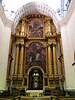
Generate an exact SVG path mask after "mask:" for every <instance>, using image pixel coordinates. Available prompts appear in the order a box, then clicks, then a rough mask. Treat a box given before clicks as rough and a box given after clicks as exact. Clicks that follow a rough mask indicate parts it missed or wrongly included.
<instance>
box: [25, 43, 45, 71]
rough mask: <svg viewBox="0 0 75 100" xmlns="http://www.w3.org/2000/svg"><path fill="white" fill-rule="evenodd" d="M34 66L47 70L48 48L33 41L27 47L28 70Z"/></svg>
mask: <svg viewBox="0 0 75 100" xmlns="http://www.w3.org/2000/svg"><path fill="white" fill-rule="evenodd" d="M32 66H39V67H41V68H42V69H43V70H44V72H45V71H46V48H45V47H44V46H43V45H42V44H41V43H39V42H32V43H30V44H29V46H28V47H27V48H26V71H28V69H29V68H30V67H32Z"/></svg>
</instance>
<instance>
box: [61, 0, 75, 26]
mask: <svg viewBox="0 0 75 100" xmlns="http://www.w3.org/2000/svg"><path fill="white" fill-rule="evenodd" d="M74 10H75V0H71V2H70V5H69V8H68V11H67V14H66V16H65V18H64V19H62V20H61V21H59V25H60V26H61V27H62V26H64V25H66V24H67V23H68V22H69V20H70V18H71V16H72V14H73V12H74Z"/></svg>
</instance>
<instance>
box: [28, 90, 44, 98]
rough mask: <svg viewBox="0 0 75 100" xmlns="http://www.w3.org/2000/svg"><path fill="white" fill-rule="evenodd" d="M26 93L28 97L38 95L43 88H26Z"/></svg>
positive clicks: (40, 94)
mask: <svg viewBox="0 0 75 100" xmlns="http://www.w3.org/2000/svg"><path fill="white" fill-rule="evenodd" d="M26 93H27V95H28V96H30V97H39V96H42V95H43V90H27V91H26Z"/></svg>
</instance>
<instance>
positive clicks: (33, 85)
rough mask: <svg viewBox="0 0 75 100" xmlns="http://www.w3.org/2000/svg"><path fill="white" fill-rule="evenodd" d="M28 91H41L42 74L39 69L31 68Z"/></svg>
mask: <svg viewBox="0 0 75 100" xmlns="http://www.w3.org/2000/svg"><path fill="white" fill-rule="evenodd" d="M29 89H30V90H42V89H43V73H42V71H41V70H40V69H39V68H33V69H32V70H31V71H30V72H29Z"/></svg>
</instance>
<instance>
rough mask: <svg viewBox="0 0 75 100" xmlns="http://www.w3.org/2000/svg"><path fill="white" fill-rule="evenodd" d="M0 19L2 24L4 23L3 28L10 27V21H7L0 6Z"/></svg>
mask: <svg viewBox="0 0 75 100" xmlns="http://www.w3.org/2000/svg"><path fill="white" fill-rule="evenodd" d="M0 18H1V19H2V22H3V23H4V25H5V26H8V27H10V28H11V27H12V21H10V20H9V19H7V17H6V15H5V13H4V9H3V7H2V6H1V5H0Z"/></svg>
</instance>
